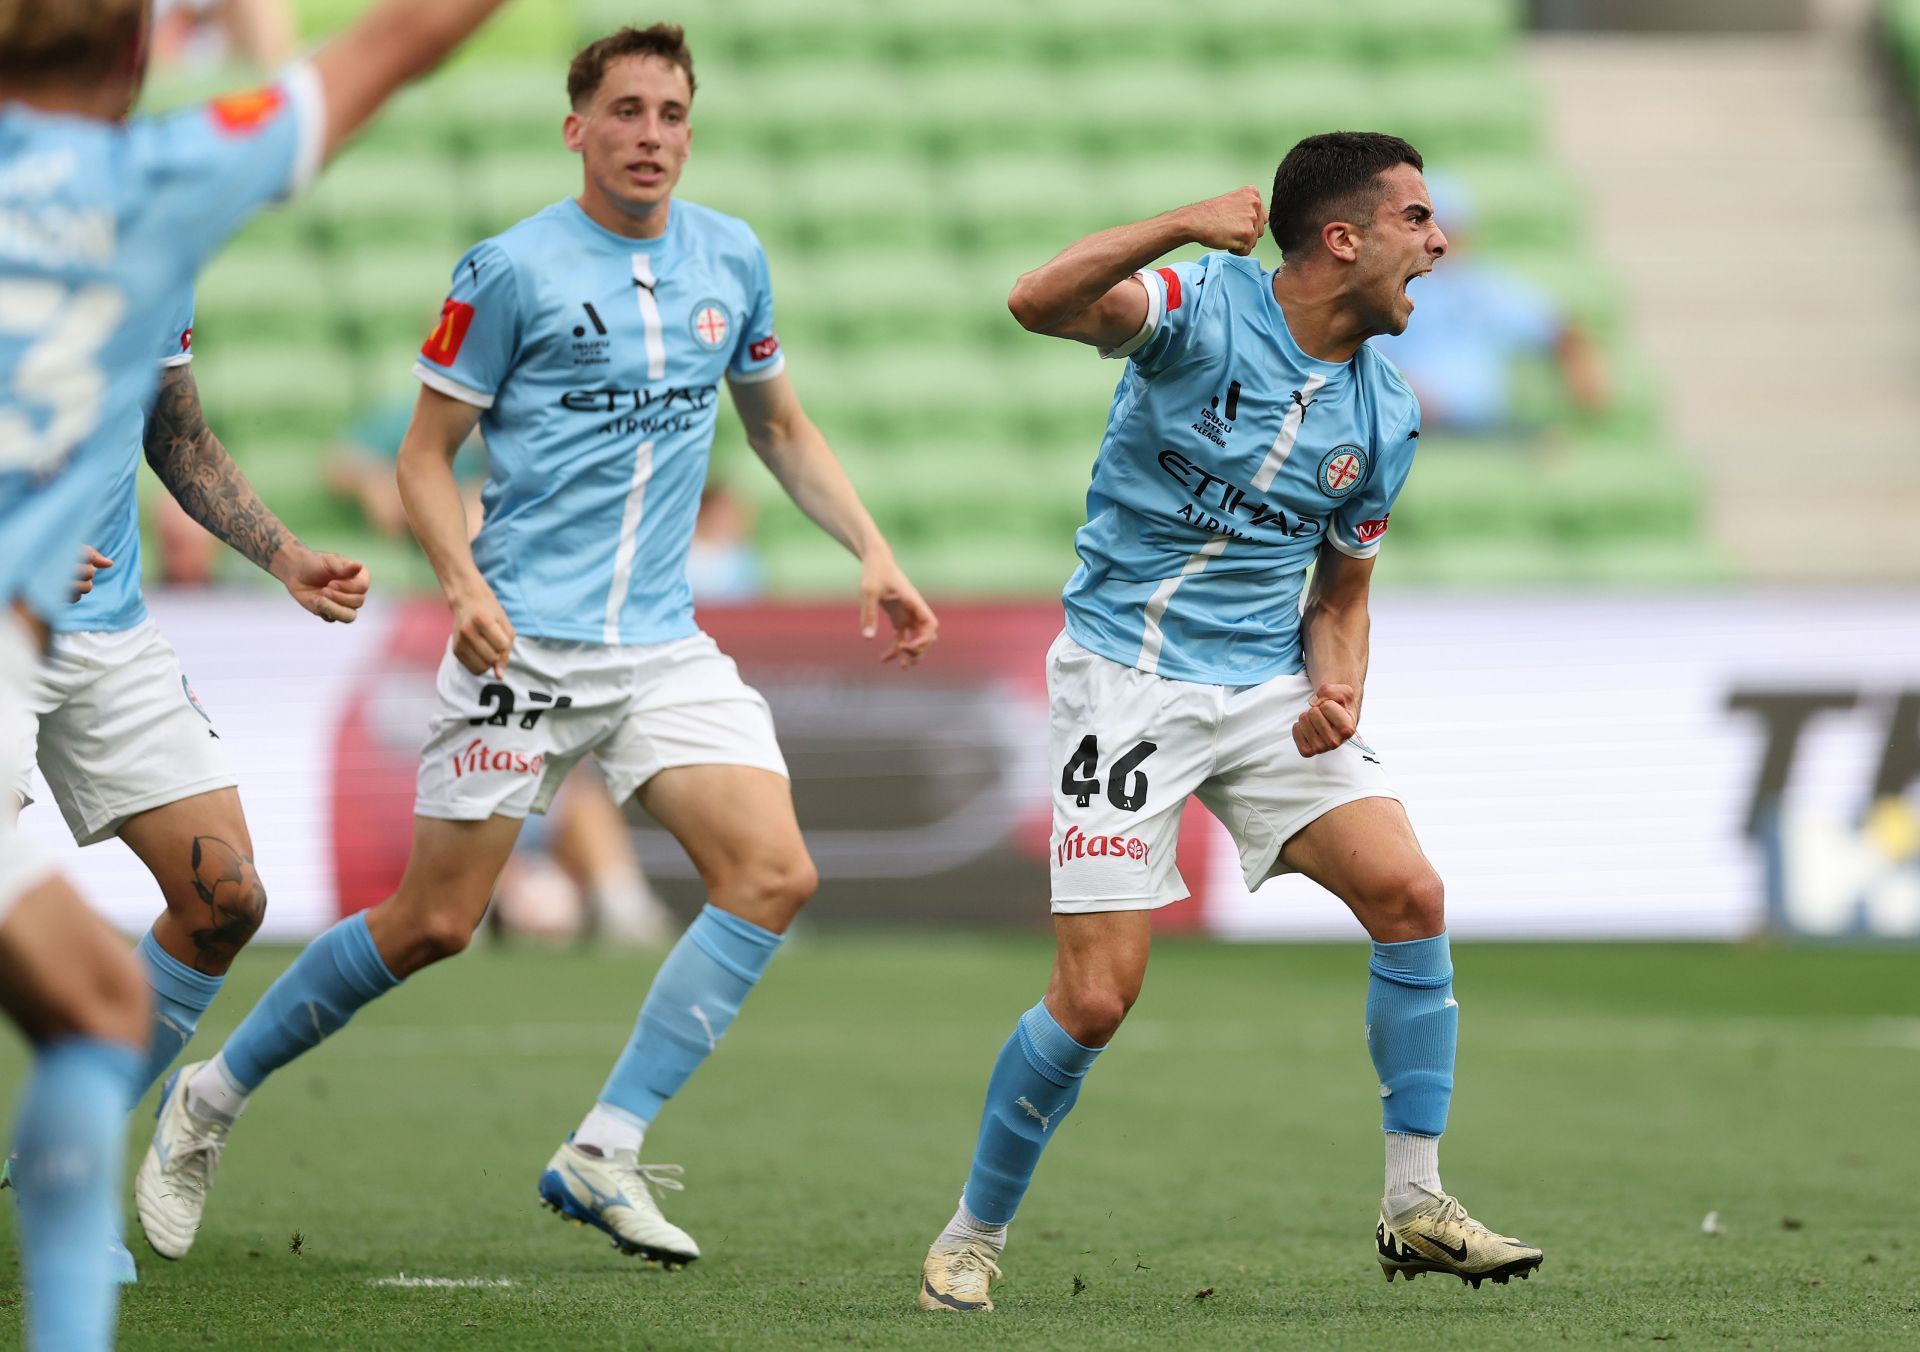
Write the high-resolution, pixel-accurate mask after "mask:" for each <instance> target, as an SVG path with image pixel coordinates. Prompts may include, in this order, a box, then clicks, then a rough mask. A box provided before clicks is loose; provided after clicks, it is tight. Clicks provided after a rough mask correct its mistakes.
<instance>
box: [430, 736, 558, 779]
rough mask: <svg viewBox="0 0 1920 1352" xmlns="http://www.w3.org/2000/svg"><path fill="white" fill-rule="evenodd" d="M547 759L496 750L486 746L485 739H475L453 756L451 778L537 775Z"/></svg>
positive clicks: (543, 767) (539, 756) (544, 766)
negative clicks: (489, 774) (492, 775)
mask: <svg viewBox="0 0 1920 1352" xmlns="http://www.w3.org/2000/svg"><path fill="white" fill-rule="evenodd" d="M546 764H547V758H546V757H545V756H542V755H538V754H535V755H532V756H528V755H524V754H522V753H521V752H518V751H505V750H496V749H494V748H492V747H490V746H488V745H487V743H486V741H485V739H483V738H480V737H476V738H474V739H473V740H472V741H471V742H468V743H467V744H466V745H465V746H463V747H461V748H460V750H459V751H457V752H455V753H454V756H453V777H454V778H455V779H464V778H466V777H467V776H468V775H481V774H488V773H493V774H512V775H538V774H539V773H540V772H541V771H542V770H543V769H545V768H546Z"/></svg>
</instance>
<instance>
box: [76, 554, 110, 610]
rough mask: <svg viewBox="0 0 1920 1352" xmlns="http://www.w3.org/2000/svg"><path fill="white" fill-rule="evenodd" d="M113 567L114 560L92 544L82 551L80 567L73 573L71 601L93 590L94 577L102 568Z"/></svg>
mask: <svg viewBox="0 0 1920 1352" xmlns="http://www.w3.org/2000/svg"><path fill="white" fill-rule="evenodd" d="M111 567H113V560H112V559H110V558H108V557H107V556H106V555H105V554H102V553H101V552H100V551H99V550H97V549H95V548H94V547H93V546H92V545H88V546H87V547H86V548H84V549H82V550H81V551H80V567H79V568H78V569H76V570H75V572H74V575H73V595H72V596H70V597H68V598H67V599H68V600H69V601H78V600H79V599H80V598H81V597H83V596H85V595H86V594H87V593H88V592H90V591H92V590H93V579H94V578H95V576H97V575H98V574H99V573H100V571H101V570H102V569H105V568H111Z"/></svg>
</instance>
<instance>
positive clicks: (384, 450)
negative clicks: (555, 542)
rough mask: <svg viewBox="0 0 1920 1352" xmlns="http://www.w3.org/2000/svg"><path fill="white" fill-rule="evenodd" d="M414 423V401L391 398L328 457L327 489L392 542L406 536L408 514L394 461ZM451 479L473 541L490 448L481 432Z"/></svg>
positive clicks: (464, 451)
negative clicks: (353, 506)
mask: <svg viewBox="0 0 1920 1352" xmlns="http://www.w3.org/2000/svg"><path fill="white" fill-rule="evenodd" d="M412 421H413V401H412V400H411V399H406V398H396V399H393V400H391V401H390V402H388V403H385V404H382V405H381V406H380V407H378V408H376V409H375V410H374V411H373V412H371V413H369V414H368V415H367V416H366V417H364V418H362V419H361V420H360V422H359V423H358V424H357V425H356V426H355V427H354V428H353V430H352V431H351V432H349V433H348V434H347V436H346V437H345V438H343V439H342V440H341V442H340V444H339V445H338V446H337V447H335V448H334V451H333V454H332V455H331V456H329V457H328V459H327V489H328V491H329V492H331V493H333V494H334V495H335V496H336V497H342V498H346V499H347V500H348V501H350V502H353V503H355V504H356V505H357V506H358V507H359V508H360V511H361V512H362V514H364V515H365V516H366V518H367V524H368V525H370V526H372V527H373V528H374V529H375V530H377V531H379V532H380V533H381V534H382V535H387V536H392V537H394V538H399V537H401V536H404V535H406V534H407V512H406V508H405V507H403V506H402V505H401V503H400V485H399V482H398V480H396V479H395V478H394V463H395V461H397V460H398V459H399V458H400V443H401V442H402V441H403V440H405V439H406V435H407V424H408V423H410V422H412ZM453 476H454V478H456V479H458V480H459V481H460V496H461V499H462V501H464V502H465V503H466V506H467V536H468V538H469V539H471V538H472V537H473V536H474V535H476V534H478V533H479V530H480V490H481V489H482V488H483V487H484V486H485V485H486V482H487V448H486V443H485V442H484V441H482V440H481V439H480V434H479V432H477V431H476V432H475V433H474V434H473V435H472V436H471V437H469V438H468V439H467V444H466V445H464V446H462V447H461V448H460V454H459V455H458V456H457V457H456V458H455V459H454V462H453Z"/></svg>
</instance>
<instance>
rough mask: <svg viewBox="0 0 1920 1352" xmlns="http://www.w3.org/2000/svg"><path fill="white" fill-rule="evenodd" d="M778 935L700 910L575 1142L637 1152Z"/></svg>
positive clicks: (711, 909)
mask: <svg viewBox="0 0 1920 1352" xmlns="http://www.w3.org/2000/svg"><path fill="white" fill-rule="evenodd" d="M781 938H782V936H781V935H778V934H775V933H773V931H771V930H764V929H761V928H760V927H759V926H758V925H756V924H754V923H753V922H752V921H749V920H742V919H741V918H740V917H739V916H737V915H734V914H732V913H731V912H728V911H723V910H721V909H720V908H719V907H717V906H705V907H702V908H701V911H700V914H699V915H697V916H695V917H694V921H693V923H692V924H691V925H689V926H687V932H686V933H685V934H682V935H681V936H680V941H679V942H678V943H676V944H675V945H674V946H673V951H672V952H671V953H669V954H667V960H666V961H665V962H663V963H661V964H660V970H659V971H658V972H657V973H655V975H654V978H653V987H652V989H650V990H648V992H647V998H646V1000H645V1001H644V1002H643V1003H642V1004H641V1006H640V1017H639V1018H638V1019H636V1020H635V1021H634V1025H633V1037H632V1039H631V1040H630V1041H629V1042H628V1043H627V1049H626V1050H625V1051H623V1052H621V1053H620V1059H619V1060H618V1061H616V1062H614V1065H613V1073H612V1074H610V1075H609V1076H607V1083H606V1086H605V1087H604V1088H602V1089H601V1091H600V1099H599V1102H598V1103H597V1104H596V1105H595V1111H594V1112H590V1113H588V1114H587V1117H586V1120H585V1121H583V1122H582V1123H581V1124H580V1128H579V1130H577V1131H576V1132H574V1134H573V1141H574V1144H575V1145H582V1146H592V1147H593V1148H595V1149H596V1150H599V1151H600V1152H601V1153H603V1154H612V1153H613V1152H614V1151H616V1150H637V1149H638V1148H639V1146H640V1132H641V1131H644V1130H645V1128H646V1124H647V1123H649V1122H651V1121H653V1119H654V1118H655V1117H657V1116H659V1113H660V1109H661V1108H662V1107H664V1106H665V1104H666V1102H667V1100H668V1099H670V1098H672V1097H673V1096H674V1095H675V1094H676V1093H678V1092H679V1091H680V1086H681V1085H683V1084H685V1083H686V1082H687V1078H688V1077H689V1076H690V1075H692V1074H693V1072H694V1071H696V1070H698V1069H699V1068H700V1063H701V1062H702V1061H704V1060H706V1059H707V1057H708V1056H709V1055H710V1054H711V1053H712V1052H713V1050H714V1049H715V1048H716V1047H718V1046H719V1045H720V1039H721V1038H722V1037H724V1036H726V1032H727V1029H729V1028H731V1027H732V1026H733V1020H734V1016H735V1015H736V1014H738V1013H739V1012H740V1005H741V1003H742V1002H743V1001H745V1000H746V998H747V993H748V992H749V991H751V990H752V989H753V987H754V983H755V982H757V981H759V980H760V974H761V973H762V972H764V971H766V970H767V964H768V963H769V962H770V961H772V960H773V955H774V954H775V953H777V952H778V951H779V949H780V942H781ZM601 1109H608V1110H611V1111H600V1110H601ZM636 1124H637V1125H636Z"/></svg>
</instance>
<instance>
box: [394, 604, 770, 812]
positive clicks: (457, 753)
mask: <svg viewBox="0 0 1920 1352" xmlns="http://www.w3.org/2000/svg"><path fill="white" fill-rule="evenodd" d="M436 684H437V686H438V689H439V692H440V711H439V713H437V714H436V715H435V716H434V720H433V724H432V727H431V728H430V730H429V731H428V734H427V744H426V746H425V747H424V748H423V749H422V750H421V752H420V779H419V790H418V796H417V798H416V799H415V802H414V808H413V810H414V812H415V813H416V814H418V815H419V816H422V817H434V818H439V819H442V820H446V821H481V820H484V819H485V818H487V817H492V816H501V817H524V816H526V815H527V814H528V813H529V812H542V813H543V812H545V811H546V810H547V805H548V804H549V803H551V802H552V801H553V795H554V793H555V792H556V791H557V790H558V789H559V787H560V781H561V780H563V779H565V778H566V777H567V772H568V771H570V770H571V769H573V767H574V765H575V764H576V763H577V762H578V761H579V759H580V758H581V757H582V756H584V755H586V754H587V753H588V752H591V753H593V756H594V758H595V759H596V760H598V761H599V762H600V768H601V771H602V773H604V774H605V776H606V780H607V791H608V792H609V793H611V794H612V795H613V801H614V802H616V803H624V802H626V800H627V799H629V798H631V797H632V796H633V795H634V793H635V792H636V791H638V790H639V788H640V787H641V786H642V785H643V784H645V783H646V782H647V781H648V780H650V779H652V778H653V777H654V776H655V775H657V774H659V773H660V772H661V771H662V770H667V769H672V768H673V767H675V766H681V765H749V766H753V767H755V768H757V769H761V770H771V771H773V772H774V773H775V774H777V775H781V776H784V775H785V774H786V773H787V762H786V759H785V758H784V757H783V756H781V754H780V744H779V743H778V742H777V741H775V740H774V735H773V714H772V712H771V711H770V710H769V709H768V708H767V702H766V700H764V699H762V698H761V696H760V692H759V691H757V690H755V689H754V688H753V687H752V686H750V685H748V684H747V683H746V682H744V681H742V680H741V679H740V672H739V669H738V668H737V667H735V666H734V664H733V659H732V658H731V657H728V656H727V655H726V654H725V653H723V652H721V651H720V649H719V648H718V647H717V646H715V644H714V641H713V640H712V639H711V638H708V637H707V636H706V635H705V634H694V635H691V636H690V637H687V638H683V639H676V640H674V641H673V642H672V643H655V644H647V645H639V646H618V645H611V644H605V643H563V642H558V641H556V640H553V639H541V638H516V639H515V640H514V641H513V648H512V650H511V651H510V652H509V653H508V655H507V675H506V679H505V680H504V681H502V680H500V679H499V678H497V677H496V676H494V674H493V673H492V672H487V673H486V674H485V675H483V676H475V675H474V674H473V673H472V672H470V671H468V670H467V669H466V668H465V667H463V666H461V665H460V662H459V659H457V658H456V657H454V655H453V649H452V646H451V645H449V646H448V649H447V655H446V656H445V657H443V658H442V659H441V660H440V674H439V676H438V678H437V680H436Z"/></svg>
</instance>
